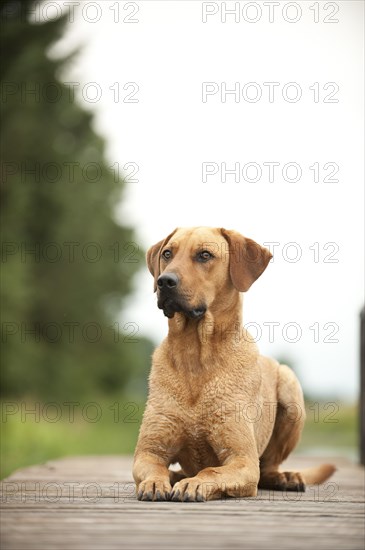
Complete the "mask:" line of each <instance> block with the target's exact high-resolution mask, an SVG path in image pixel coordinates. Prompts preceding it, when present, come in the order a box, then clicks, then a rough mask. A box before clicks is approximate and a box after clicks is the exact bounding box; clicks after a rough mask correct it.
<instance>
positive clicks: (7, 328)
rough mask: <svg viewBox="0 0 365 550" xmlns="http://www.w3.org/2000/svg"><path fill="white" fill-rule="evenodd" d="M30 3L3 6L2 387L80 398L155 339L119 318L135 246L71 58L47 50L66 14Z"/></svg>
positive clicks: (104, 387)
mask: <svg viewBox="0 0 365 550" xmlns="http://www.w3.org/2000/svg"><path fill="white" fill-rule="evenodd" d="M33 6H34V3H33V1H32V0H23V1H22V2H17V1H11V0H5V1H3V2H2V3H1V18H2V23H3V24H2V38H1V48H2V64H1V65H2V66H1V91H2V151H1V172H2V182H1V217H2V290H1V300H2V348H3V354H2V355H3V358H2V362H3V367H2V381H3V384H2V392H3V395H8V396H9V395H11V396H13V397H19V396H21V395H25V394H27V395H30V396H35V397H40V398H47V400H49V399H51V398H54V399H63V398H67V399H69V398H80V397H82V396H85V395H90V393H91V392H95V391H98V392H99V393H105V392H115V391H120V390H121V389H122V388H123V386H124V385H125V383H126V382H127V381H128V379H129V377H130V374H131V372H132V371H133V369H136V371H138V372H140V371H141V370H143V369H145V368H146V369H147V368H148V365H149V356H150V353H151V349H152V344H151V343H150V342H149V341H148V340H147V339H145V338H142V337H141V335H140V334H138V332H139V327H138V326H137V325H136V324H135V323H133V321H132V320H131V324H130V325H128V327H125V329H124V333H123V328H122V329H121V330H119V328H118V326H117V323H116V319H117V314H118V312H119V311H120V309H121V308H122V306H123V299H124V298H125V296H126V295H127V294H128V293H129V292H130V291H131V281H132V278H133V275H134V274H135V272H136V271H137V270H138V268H139V267H140V266H141V265H142V264H141V259H142V251H141V250H140V249H139V247H138V246H137V244H136V243H135V236H134V232H133V230H132V228H130V227H126V226H121V225H120V224H119V223H118V222H117V221H116V219H115V216H114V213H115V212H114V211H115V205H116V204H117V203H119V202H120V200H121V196H122V191H123V187H124V183H123V181H122V180H121V179H120V178H118V177H116V174H115V172H114V171H112V170H111V168H109V167H108V165H107V161H106V159H105V155H104V146H105V144H104V141H103V139H102V138H101V137H99V136H98V135H97V134H96V132H95V131H94V130H93V128H92V123H93V115H92V114H90V113H89V112H87V111H86V110H84V109H83V108H82V107H81V106H80V104H78V102H77V101H76V100H75V99H74V98H73V94H72V92H71V90H70V89H69V87H68V86H67V85H66V84H65V83H63V82H62V81H61V80H60V78H59V74H60V70H61V69H63V68H64V66H65V64H67V62H68V61H69V60H70V58H71V57H72V56H68V57H67V58H64V59H53V58H51V57H49V56H48V55H47V51H48V49H49V48H50V46H51V45H52V44H53V43H54V42H55V41H57V40H58V39H59V38H60V37H61V36H62V33H63V32H64V29H65V25H66V19H65V16H64V17H61V18H58V19H55V20H51V21H47V22H45V23H40V24H35V23H32V22H31V21H30V17H29V11H30V10H31V9H32V8H33ZM131 333H133V336H134V338H130V337H129V336H128V335H129V334H131ZM131 340H132V341H131ZM134 340H137V341H134Z"/></svg>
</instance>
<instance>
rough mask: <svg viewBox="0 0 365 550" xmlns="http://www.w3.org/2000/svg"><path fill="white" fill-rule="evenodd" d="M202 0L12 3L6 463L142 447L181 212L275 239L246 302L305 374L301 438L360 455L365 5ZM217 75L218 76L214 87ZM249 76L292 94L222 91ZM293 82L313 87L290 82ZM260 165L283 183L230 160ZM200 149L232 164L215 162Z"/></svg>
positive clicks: (7, 30) (252, 321)
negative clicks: (294, 88) (160, 281)
mask: <svg viewBox="0 0 365 550" xmlns="http://www.w3.org/2000/svg"><path fill="white" fill-rule="evenodd" d="M204 4H205V5H206V4H207V3H204V2H200V1H197V2H194V1H193V2H188V3H186V2H185V3H184V2H180V1H176V2H163V1H155V0H151V1H140V2H107V1H105V2H79V3H76V2H71V3H67V2H33V1H31V0H23V1H22V2H19V1H15V0H14V1H13V0H5V1H3V2H2V4H1V18H2V37H1V40H2V64H1V93H2V151H1V172H2V174H1V180H2V181H1V214H2V266H1V267H2V288H1V299H2V344H1V345H2V385H1V388H2V389H1V392H2V393H1V399H2V417H1V431H2V451H1V452H2V454H1V468H2V470H1V475H2V476H5V475H7V474H9V473H10V472H11V471H13V470H14V469H16V468H18V467H21V466H24V465H28V464H33V463H39V462H43V461H45V460H47V459H49V458H55V457H59V456H65V455H75V454H98V453H100V454H111V453H118V454H122V453H132V452H133V450H134V446H135V443H136V438H137V435H138V428H139V423H140V419H141V416H142V414H143V408H144V403H145V399H146V393H147V379H148V372H149V368H150V356H151V353H152V350H153V348H154V347H155V345H156V344H157V343H158V342H159V341H160V340H161V339H162V338H163V336H164V335H165V334H166V330H167V323H166V320H165V319H164V318H163V315H162V313H161V312H160V311H159V310H158V309H157V308H156V304H155V296H154V295H153V292H152V280H151V277H150V275H149V273H148V270H147V269H146V266H145V262H144V254H145V251H146V249H147V248H148V247H149V246H150V245H152V244H154V243H155V242H156V241H158V240H160V239H161V238H163V237H164V236H165V235H167V234H168V233H169V232H170V231H171V230H172V229H173V228H174V227H176V226H188V225H212V226H225V227H227V228H234V229H236V230H238V231H240V232H242V233H243V234H245V235H247V236H249V237H251V238H254V239H255V240H257V241H258V242H260V243H261V244H264V243H266V246H275V247H276V248H274V261H273V262H271V264H270V265H269V268H268V270H267V271H266V272H265V275H264V276H263V277H262V279H260V280H259V281H258V282H257V283H256V284H255V285H254V287H253V288H252V290H250V293H249V294H248V295H247V296H246V297H245V309H244V313H245V315H244V321H245V323H246V324H247V325H249V326H250V328H251V332H253V334H254V335H255V336H256V337H257V341H258V344H259V346H260V349H261V350H262V352H263V353H265V354H270V355H273V356H275V357H276V358H277V359H279V360H282V361H285V362H286V363H287V364H289V365H290V366H291V367H292V368H293V369H294V370H295V371H296V373H297V374H298V376H299V378H300V380H301V382H302V385H303V387H304V391H305V396H306V405H307V414H308V421H307V425H306V428H305V432H304V434H303V438H302V442H301V444H300V447H299V448H298V452H301V453H316V454H319V453H322V454H329V453H331V454H339V455H346V456H349V457H352V458H354V459H357V456H358V408H357V404H358V397H359V354H360V343H359V339H360V320H359V319H360V318H359V315H360V310H361V307H362V304H363V293H362V280H363V263H362V256H363V247H364V242H363V233H362V228H363V211H362V198H363V166H362V160H361V158H362V150H363V137H362V120H363V117H362V116H361V113H362V112H363V107H362V102H361V97H362V78H361V73H362V62H363V53H362V49H361V43H362V39H363V30H362V26H361V21H362V10H363V4H362V3H360V2H351V1H350V2H337V3H336V6H338V7H339V12H338V16H336V17H338V21H337V22H334V23H333V24H326V22H325V21H324V20H325V17H326V16H328V15H329V14H328V13H327V12H324V11H323V6H324V4H321V3H318V6H319V8H318V10H319V12H318V13H317V14H316V13H314V12H313V13H312V12H311V11H310V10H308V3H307V2H299V3H298V5H299V6H301V18H300V19H299V20H298V21H297V22H296V23H295V24H290V23H289V24H288V21H287V20H286V19H285V18H284V17H283V12H282V6H281V4H284V3H282V2H281V3H280V6H279V9H278V12H277V14H276V15H275V19H274V21H273V22H270V20H269V17H268V14H265V12H262V16H261V18H260V20H258V21H257V22H256V23H255V24H250V23H248V22H247V21H246V20H244V19H243V16H242V12H240V14H241V15H239V17H238V16H237V17H238V20H236V19H237V17H236V15H234V16H233V18H232V16H230V17H228V16H227V18H226V22H225V23H224V22H222V18H221V9H222V3H221V2H212V3H210V8H209V10H210V11H209V10H208V11H209V14H210V13H211V14H212V15H207V13H208V12H207V11H206V12H205V16H206V17H205V19H206V21H204V16H203V13H204V9H205V10H206V8H205V7H204ZM232 4H234V3H232ZM237 4H239V5H240V7H242V6H243V5H244V4H245V2H240V3H237ZM227 5H228V3H227ZM259 5H261V4H259ZM216 10H217V11H216ZM213 12H214V13H213ZM285 13H287V12H285ZM288 13H289V12H288ZM289 15H290V13H289ZM246 16H247V13H246ZM251 17H253V15H251ZM316 18H317V19H318V21H316ZM246 19H247V17H246ZM333 19H336V18H335V16H333ZM203 82H210V83H212V82H213V83H214V86H218V89H219V93H218V94H214V95H213V96H209V97H208V98H207V101H205V102H204V101H203V100H202V83H203ZM236 82H239V83H240V84H242V86H243V85H244V83H247V82H256V83H261V84H260V89H261V90H262V91H263V93H264V92H267V87H266V88H265V86H264V84H263V83H264V82H277V83H278V86H279V87H278V88H277V89H278V96H276V99H275V100H274V101H273V102H270V101H269V100H268V99H267V98H266V99H265V97H263V98H262V100H260V101H259V102H247V101H246V102H245V101H244V100H243V99H242V96H240V97H241V99H240V100H239V101H236V100H235V96H234V97H233V96H229V95H228V96H227V99H226V101H222V100H221V99H219V98H221V97H222V96H221V93H220V92H221V90H222V83H226V88H227V89H231V88H232V86H233V87H234V86H235V83H236ZM287 82H296V83H298V85H299V86H300V87H301V89H302V90H303V97H302V99H301V101H298V102H295V103H292V102H288V101H283V95H282V94H281V95H280V91H281V89H282V87H283V85H285V83H287ZM329 82H331V83H333V82H335V83H337V85H338V88H339V91H338V95H337V96H336V97H338V102H337V103H334V104H331V103H326V102H325V101H324V98H325V97H326V95H327V94H328V92H329V91H331V90H333V89H334V88H328V87H327V88H326V87H325V86H326V84H327V83H329ZM314 83H317V84H318V93H319V99H318V101H314V100H313V97H314V96H313V93H314V91H313V90H311V86H312V87H313V86H314ZM326 90H327V91H326ZM324 91H326V93H324ZM336 93H337V92H336ZM265 162H266V163H267V162H276V163H279V170H278V172H277V175H276V176H275V180H274V181H269V178H268V173H266V174H264V175H263V176H262V178H261V180H260V181H257V182H253V180H252V178H253V176H252V175H251V180H250V179H249V180H247V179H246V180H244V179H242V176H240V177H239V181H237V179H236V176H235V175H233V176H232V174H228V175H227V176H226V178H225V179H224V177H223V176H222V173H221V172H222V163H225V165H226V168H227V169H232V168H233V167H234V166H235V165H236V163H239V165H240V167H241V168H242V166H244V165H245V164H246V163H257V164H259V165H260V166H261V167H264V163H265ZM289 162H292V163H296V164H297V165H299V166H300V167H301V170H302V176H301V178H300V180H299V181H297V182H295V183H293V180H290V181H288V179H285V178H283V176H282V171H281V168H282V166H284V165H285V164H286V163H289ZM204 163H209V164H210V168H211V169H212V167H213V168H214V169H215V168H217V167H218V168H217V170H218V171H217V172H216V173H215V174H214V175H208V176H207V177H206V178H205V179H204V177H203V173H204V166H205V165H206V164H204ZM315 163H318V170H319V172H318V177H314V174H315V172H314V169H313V168H310V167H311V166H313V165H315ZM326 163H332V164H331V166H332V167H333V166H334V165H336V166H337V167H338V173H336V178H334V177H333V178H332V179H331V178H327V179H326V175H327V176H328V175H329V174H328V172H327V171H326V170H327V169H328V167H327V168H324V167H325V165H326ZM317 180H318V181H317ZM293 243H294V245H293ZM298 250H299V251H300V256H299V255H298V258H296V255H297V254H298ZM293 254H294V256H293ZM293 258H294V260H293ZM270 327H271V329H270Z"/></svg>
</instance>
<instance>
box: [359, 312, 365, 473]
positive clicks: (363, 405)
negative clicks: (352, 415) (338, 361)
mask: <svg viewBox="0 0 365 550" xmlns="http://www.w3.org/2000/svg"><path fill="white" fill-rule="evenodd" d="M359 409H360V463H361V464H364V465H365V307H364V308H363V309H362V311H361V314H360V407H359Z"/></svg>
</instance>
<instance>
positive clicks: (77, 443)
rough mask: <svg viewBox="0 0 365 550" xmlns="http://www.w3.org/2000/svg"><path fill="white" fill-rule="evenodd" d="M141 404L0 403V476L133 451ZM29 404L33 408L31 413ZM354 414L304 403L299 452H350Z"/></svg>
mask: <svg viewBox="0 0 365 550" xmlns="http://www.w3.org/2000/svg"><path fill="white" fill-rule="evenodd" d="M95 403H96V404H95ZM143 407H144V402H142V401H141V400H140V399H139V400H133V399H131V398H126V399H119V400H118V401H116V400H115V401H106V400H105V398H103V399H100V400H99V401H97V402H95V401H94V405H93V404H91V403H89V404H87V403H86V404H79V405H77V406H76V405H75V406H74V414H72V406H70V405H66V406H62V407H60V406H58V405H56V404H54V405H53V406H52V405H51V404H48V406H42V404H39V403H38V404H37V403H31V402H30V401H27V402H26V403H25V402H16V401H12V402H10V401H7V402H3V403H2V418H1V435H2V449H1V478H3V477H6V476H8V475H9V474H10V473H11V472H13V471H14V470H16V469H17V468H21V467H24V466H29V465H31V464H39V463H42V462H45V461H46V460H49V459H53V458H59V457H62V456H67V455H83V454H95V455H96V454H132V453H133V451H134V447H135V444H136V441H137V436H138V429H139V425H140V421H141V418H142V413H143ZM325 407H327V408H325ZM31 409H33V411H35V412H33V413H30V412H29V411H30V410H31ZM357 415H358V413H357V407H356V406H355V405H345V404H339V405H338V407H337V405H336V406H335V408H334V407H333V406H328V404H321V403H318V404H314V403H308V404H307V422H306V426H305V429H304V432H303V436H302V440H301V443H300V444H299V446H298V448H297V450H298V452H302V453H303V452H304V453H305V452H310V451H313V452H319V451H320V452H321V453H323V452H328V454H332V455H333V454H338V455H341V454H343V455H347V456H355V455H356V453H357V447H358V440H357ZM336 420H337V422H336Z"/></svg>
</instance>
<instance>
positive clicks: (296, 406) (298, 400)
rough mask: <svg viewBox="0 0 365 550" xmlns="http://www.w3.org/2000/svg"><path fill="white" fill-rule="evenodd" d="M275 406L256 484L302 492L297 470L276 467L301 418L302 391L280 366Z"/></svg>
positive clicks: (291, 445) (297, 433)
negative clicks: (271, 427)
mask: <svg viewBox="0 0 365 550" xmlns="http://www.w3.org/2000/svg"><path fill="white" fill-rule="evenodd" d="M277 399H278V408H277V413H276V419H275V425H274V430H273V433H272V436H271V438H270V441H269V443H268V445H267V447H266V449H265V451H264V453H263V455H262V456H261V458H260V481H259V487H260V488H263V489H277V490H289V491H290V490H292V491H304V490H305V480H304V479H303V477H302V475H301V474H300V472H279V466H280V464H281V463H282V462H283V460H285V459H286V458H287V457H288V456H289V454H290V453H291V451H292V450H293V449H294V447H295V446H296V445H297V443H298V441H299V439H300V435H301V432H302V429H303V426H304V421H305V408H304V400H303V392H302V389H301V387H300V384H299V382H298V380H297V378H296V376H295V374H294V373H293V371H292V370H291V369H290V368H289V367H287V366H286V365H280V367H279V372H278V388H277Z"/></svg>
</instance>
